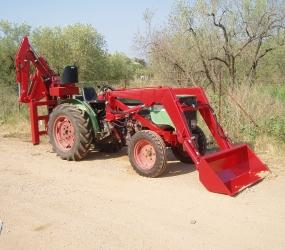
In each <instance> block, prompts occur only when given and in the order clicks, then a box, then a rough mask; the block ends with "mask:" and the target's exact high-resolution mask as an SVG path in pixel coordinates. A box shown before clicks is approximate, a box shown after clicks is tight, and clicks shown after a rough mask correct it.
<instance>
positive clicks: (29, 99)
mask: <svg viewBox="0 0 285 250" xmlns="http://www.w3.org/2000/svg"><path fill="white" fill-rule="evenodd" d="M15 64H16V79H17V82H18V83H19V87H20V91H19V102H22V103H28V104H29V110H30V123H31V132H32V142H33V144H39V142H40V136H41V135H44V134H47V122H48V116H49V113H50V112H51V110H52V109H53V107H54V106H56V105H57V100H58V98H59V97H60V98H69V97H70V96H71V95H74V94H78V93H79V88H78V87H76V86H73V85H71V84H70V85H69V84H67V85H61V81H60V77H59V76H58V75H57V74H56V73H55V72H54V71H53V70H52V69H51V68H50V67H49V65H48V63H47V62H46V60H45V59H44V58H43V57H41V56H38V55H37V53H36V52H35V51H34V50H33V48H32V47H31V45H30V43H29V39H28V38H27V37H24V39H23V41H22V43H21V45H20V47H19V49H18V52H17V55H16V60H15ZM31 65H33V66H34V69H35V71H34V73H31ZM38 106H46V108H47V115H44V116H39V115H38V110H37V107H38ZM40 120H43V121H44V122H45V129H44V130H43V131H40V130H39V121H40Z"/></svg>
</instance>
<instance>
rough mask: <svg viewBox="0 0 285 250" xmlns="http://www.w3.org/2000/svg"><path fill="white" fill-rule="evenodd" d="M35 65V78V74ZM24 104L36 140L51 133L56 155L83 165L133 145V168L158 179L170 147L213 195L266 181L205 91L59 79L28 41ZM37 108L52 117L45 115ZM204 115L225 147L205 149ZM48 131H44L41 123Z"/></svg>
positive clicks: (69, 73) (23, 50)
mask: <svg viewBox="0 0 285 250" xmlns="http://www.w3.org/2000/svg"><path fill="white" fill-rule="evenodd" d="M31 64H32V65H33V66H34V69H35V70H34V73H31V70H30V67H31ZM16 70H17V82H18V83H19V85H20V97H19V101H20V102H23V103H28V104H29V110H30V121H31V131H32V142H33V144H38V143H39V142H40V140H39V138H40V135H43V134H48V136H49V139H50V143H51V145H52V147H53V150H54V151H55V152H56V153H57V155H58V156H60V157H61V158H62V159H65V160H75V161H77V160H81V159H83V158H84V157H85V156H86V155H87V154H88V152H89V150H90V148H91V147H95V148H98V149H100V150H102V151H105V152H116V151H118V150H120V149H121V147H123V146H125V145H127V146H128V155H129V159H130V162H131V165H132V167H133V168H134V170H135V171H136V172H137V173H138V174H140V175H142V176H147V177H157V176H160V175H161V174H163V172H164V171H165V169H166V163H167V158H166V148H167V147H169V148H171V149H172V151H173V153H174V155H175V156H176V158H177V159H178V160H180V161H182V162H185V163H189V164H191V163H192V164H193V163H194V164H195V166H196V169H197V170H198V171H199V178H200V181H201V182H202V183H203V184H204V186H205V187H206V188H207V189H208V190H209V191H212V192H217V193H222V194H228V195H235V194H237V193H238V192H239V191H241V190H242V189H244V188H246V187H248V186H250V185H253V184H254V183H257V182H258V181H260V180H262V179H263V177H264V173H265V172H268V168H267V167H266V165H265V164H264V163H263V162H262V161H261V160H260V159H259V158H258V157H257V156H256V155H255V154H254V153H253V152H252V150H251V149H250V148H249V147H248V146H247V145H245V144H242V145H234V144H232V143H231V142H230V141H229V139H228V138H227V136H226V135H225V133H224V131H223V129H222V127H221V126H220V124H219V123H218V122H217V119H216V116H215V114H214V111H213V109H212V108H211V106H210V105H209V102H208V100H207V97H206V95H205V93H204V91H203V89H202V88H199V87H195V88H170V87H151V88H132V89H113V88H112V87H110V86H107V85H103V86H102V87H101V88H100V89H99V91H98V93H99V94H97V93H96V91H95V89H94V88H83V89H82V93H81V94H80V90H79V88H78V87H77V86H76V85H75V84H76V83H77V82H78V76H77V68H76V67H74V66H68V67H66V68H65V69H64V72H63V75H62V77H61V79H60V77H59V76H58V75H57V74H55V72H54V71H53V70H51V69H50V67H49V65H48V64H47V62H46V61H45V59H44V58H43V57H40V56H38V55H37V54H36V53H35V51H34V50H33V49H32V47H31V46H30V44H29V40H28V38H27V37H25V38H24V39H23V41H22V43H21V45H20V47H19V50H18V53H17V55H16ZM38 106H46V107H47V114H46V115H39V114H38ZM197 112H199V113H200V114H201V117H202V118H203V119H204V121H205V123H206V125H207V126H208V128H209V130H210V132H211V133H212V135H213V137H214V139H215V140H216V142H217V144H218V146H219V150H218V151H216V152H212V153H207V152H206V137H205V135H204V133H203V131H202V130H201V128H199V126H198V125H197ZM41 120H42V121H44V123H45V128H44V129H43V130H42V131H40V130H39V121H41Z"/></svg>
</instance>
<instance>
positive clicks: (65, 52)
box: [32, 24, 108, 82]
mask: <svg viewBox="0 0 285 250" xmlns="http://www.w3.org/2000/svg"><path fill="white" fill-rule="evenodd" d="M32 43H33V44H34V45H35V47H36V49H37V50H38V51H39V53H40V54H42V55H44V56H45V57H46V59H47V61H48V62H49V64H50V65H51V66H52V67H53V68H54V69H56V70H57V71H58V72H61V71H62V69H63V67H64V66H65V65H70V64H74V65H77V66H78V67H79V77H80V81H83V82H84V81H85V82H92V81H95V80H105V79H106V78H107V73H108V70H107V68H108V67H106V65H107V63H108V61H107V52H106V42H105V40H104V38H103V36H102V35H101V34H99V33H98V32H97V31H96V30H95V29H94V28H93V27H92V26H91V25H85V24H74V25H70V26H67V27H64V28H61V27H54V28H49V27H44V28H38V29H36V30H34V31H33V33H32Z"/></svg>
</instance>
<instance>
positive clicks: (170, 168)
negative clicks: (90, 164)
mask: <svg viewBox="0 0 285 250" xmlns="http://www.w3.org/2000/svg"><path fill="white" fill-rule="evenodd" d="M166 153H167V168H166V170H165V172H164V173H163V174H162V175H161V176H160V177H159V178H165V177H174V176H178V175H184V174H188V173H191V172H194V171H195V170H196V169H195V166H194V165H193V164H185V163H181V162H180V161H177V159H176V158H175V156H174V155H173V154H172V151H171V150H170V149H167V150H166ZM122 157H124V158H123V160H126V161H128V160H129V159H128V148H127V147H123V148H122V149H121V150H120V151H119V152H117V153H105V152H101V151H97V150H91V151H90V152H89V154H88V155H87V157H86V158H85V159H84V160H83V161H94V160H106V159H109V160H110V159H116V158H122ZM130 168H131V164H130Z"/></svg>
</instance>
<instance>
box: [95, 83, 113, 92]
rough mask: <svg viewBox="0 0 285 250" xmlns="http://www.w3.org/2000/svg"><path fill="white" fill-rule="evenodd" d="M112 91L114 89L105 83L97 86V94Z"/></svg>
mask: <svg viewBox="0 0 285 250" xmlns="http://www.w3.org/2000/svg"><path fill="white" fill-rule="evenodd" d="M113 90H115V88H113V87H112V86H110V85H108V84H105V83H104V84H103V85H101V86H99V93H105V92H108V91H113Z"/></svg>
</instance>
